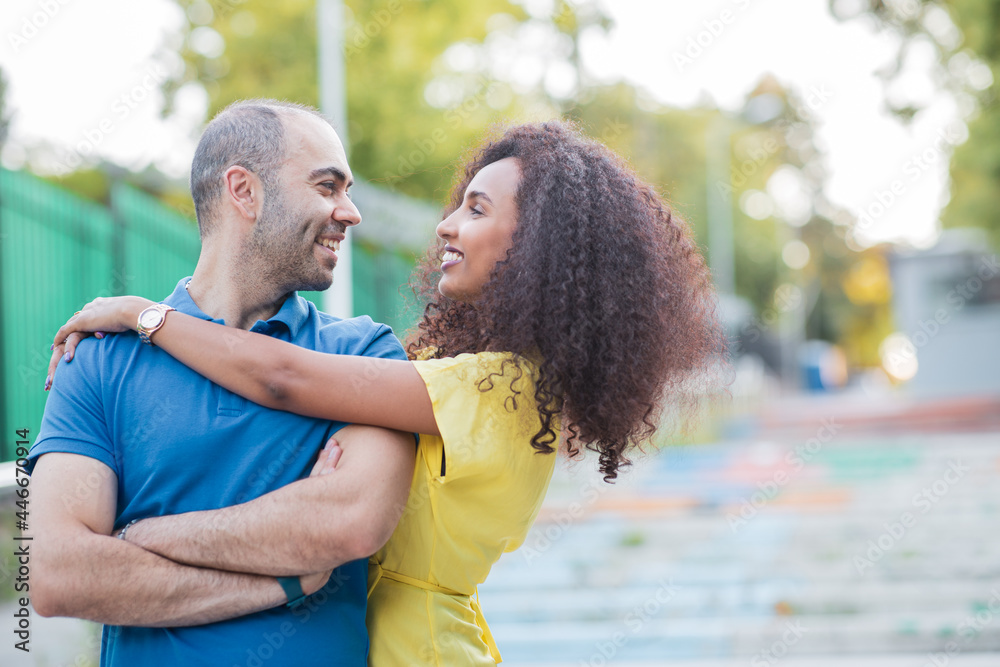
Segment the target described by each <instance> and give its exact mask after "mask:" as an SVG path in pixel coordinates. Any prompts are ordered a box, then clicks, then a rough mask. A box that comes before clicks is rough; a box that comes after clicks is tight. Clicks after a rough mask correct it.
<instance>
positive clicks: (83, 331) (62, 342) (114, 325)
mask: <svg viewBox="0 0 1000 667" xmlns="http://www.w3.org/2000/svg"><path fill="white" fill-rule="evenodd" d="M153 303H154V302H153V301H150V300H149V299H143V298H142V297H139V296H113V297H98V298H96V299H94V300H93V301H91V302H90V303H88V304H87V305H86V306H84V307H83V309H82V310H78V311H77V312H75V313H73V315H72V317H70V318H69V319H68V320H67V321H66V324H64V325H62V326H61V327H59V331H57V332H56V335H55V338H54V339H53V341H52V358H51V359H50V360H49V374H48V377H47V378H46V379H45V390H46V391H48V390H49V389H50V388H51V387H52V378H53V376H54V375H55V372H56V366H58V365H59V361H60V360H62V361H66V362H69V361H72V359H73V355H74V354H76V346H77V345H79V343H80V341H81V340H83V339H84V338H87V337H88V336H95V337H96V338H103V337H104V335H105V334H106V333H117V332H119V331H129V330H131V329H135V327H136V324H138V320H139V313H141V312H142V311H143V310H145V309H146V308H148V307H149V306H151V305H153Z"/></svg>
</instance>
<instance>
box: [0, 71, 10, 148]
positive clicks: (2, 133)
mask: <svg viewBox="0 0 1000 667" xmlns="http://www.w3.org/2000/svg"><path fill="white" fill-rule="evenodd" d="M9 131H10V113H9V110H8V109H7V77H6V76H4V73H3V69H0V149H2V148H3V145H4V143H5V142H6V141H7V133H8V132H9Z"/></svg>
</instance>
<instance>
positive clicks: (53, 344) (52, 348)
mask: <svg viewBox="0 0 1000 667" xmlns="http://www.w3.org/2000/svg"><path fill="white" fill-rule="evenodd" d="M54 349H56V344H55V343H52V345H49V351H50V352H51V351H52V350H54Z"/></svg>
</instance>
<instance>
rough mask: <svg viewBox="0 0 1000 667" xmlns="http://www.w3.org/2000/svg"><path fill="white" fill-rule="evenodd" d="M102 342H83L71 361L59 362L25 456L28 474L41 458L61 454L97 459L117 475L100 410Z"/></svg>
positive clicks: (109, 437) (106, 425) (92, 340)
mask: <svg viewBox="0 0 1000 667" xmlns="http://www.w3.org/2000/svg"><path fill="white" fill-rule="evenodd" d="M102 342H105V341H98V340H97V339H94V338H85V339H83V340H82V341H80V345H79V346H78V347H77V349H76V353H75V355H74V357H73V361H72V362H70V363H66V362H60V363H59V366H58V367H57V368H56V373H55V378H54V382H53V385H52V389H51V390H50V391H49V395H48V398H47V399H46V402H45V412H44V414H43V416H42V425H41V427H40V429H39V432H38V439H37V440H35V444H34V445H32V446H31V450H30V451H29V453H28V464H29V468H30V469H31V470H33V469H34V467H35V463H37V461H38V457H40V456H41V455H42V454H49V453H52V452H65V453H70V454H81V455H83V456H89V457H90V458H93V459H97V460H98V461H100V462H101V463H103V464H104V465H106V466H108V467H109V468H111V470H113V471H114V473H115V474H116V475H117V474H119V470H118V461H117V456H116V454H115V448H114V444H113V442H112V439H111V435H110V430H109V429H108V423H107V419H106V415H105V412H104V408H103V404H104V402H103V400H102V390H101V386H102V381H101V380H102V378H101V358H102V356H103V355H102V354H101V349H102V348H101V343H102Z"/></svg>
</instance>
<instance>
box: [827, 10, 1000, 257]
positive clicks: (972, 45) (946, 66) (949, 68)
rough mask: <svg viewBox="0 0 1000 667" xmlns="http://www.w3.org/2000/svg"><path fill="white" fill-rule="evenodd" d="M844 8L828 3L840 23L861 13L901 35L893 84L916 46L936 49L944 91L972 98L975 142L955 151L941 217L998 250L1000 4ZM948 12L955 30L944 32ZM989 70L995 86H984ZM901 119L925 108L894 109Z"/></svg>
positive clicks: (970, 123) (890, 73) (889, 77)
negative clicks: (978, 231) (976, 230)
mask: <svg viewBox="0 0 1000 667" xmlns="http://www.w3.org/2000/svg"><path fill="white" fill-rule="evenodd" d="M842 4H844V5H846V4H848V3H840V2H838V1H837V0H830V7H831V11H832V12H833V14H834V16H837V17H838V18H841V19H851V18H854V17H855V16H857V15H859V14H863V15H866V16H871V17H874V18H875V19H876V20H877V21H878V22H879V24H880V25H882V26H883V27H884V28H886V29H888V30H892V31H895V32H896V33H898V34H899V35H901V36H902V37H903V42H902V46H901V47H900V51H899V55H898V57H897V65H896V67H895V68H893V69H891V70H890V71H888V72H886V79H887V81H889V82H891V81H892V80H893V79H894V77H895V76H896V74H898V73H899V71H900V69H901V67H902V64H903V63H904V61H905V58H906V56H907V53H908V51H909V49H910V48H911V47H912V46H913V44H915V43H916V42H918V41H920V42H923V43H929V44H931V45H932V46H933V47H934V49H935V50H936V52H937V55H938V62H939V65H938V68H937V75H938V81H939V84H940V85H941V87H942V88H943V89H945V90H949V91H951V92H952V93H953V94H954V95H955V96H956V97H957V99H959V100H966V101H968V100H974V101H975V103H976V104H977V107H978V108H977V110H976V111H975V112H974V114H973V116H972V117H971V118H970V119H968V121H967V123H968V129H969V138H968V140H967V141H966V142H965V143H964V144H962V145H961V146H959V147H958V148H956V149H955V152H954V155H953V159H952V164H951V200H950V201H949V203H948V205H947V207H946V208H945V210H944V211H943V212H942V214H941V220H942V222H943V224H945V225H946V226H950V227H980V228H984V229H986V230H987V231H988V232H989V234H990V235H991V237H992V240H993V243H994V247H998V248H1000V214H998V213H997V211H1000V188H998V187H997V184H998V183H1000V100H998V95H997V89H998V85H997V81H998V80H1000V0H915V1H914V2H911V3H887V2H883V1H882V0H868V2H867V4H866V6H865V7H864V9H863V10H862V11H861V12H859V13H857V14H851V15H844V14H843V13H841V12H839V11H838V7H839V6H840V5H842ZM941 12H945V13H946V14H947V17H948V18H949V19H950V21H951V23H952V24H953V26H954V28H955V29H957V35H956V34H955V32H954V30H949V29H947V28H942V25H943V22H942V21H941V18H942V14H941ZM983 65H985V66H986V67H987V68H988V69H989V72H990V73H991V74H992V80H993V83H992V85H989V86H986V87H984V85H983V84H984V73H983V70H982V66H983ZM888 103H889V106H890V108H893V110H895V111H896V112H897V113H899V114H900V115H901V116H902V117H903V118H911V117H912V116H913V115H915V114H916V113H919V111H920V109H919V108H912V107H909V106H907V105H905V104H904V105H902V106H900V105H894V104H893V103H892V101H891V100H889V101H888Z"/></svg>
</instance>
